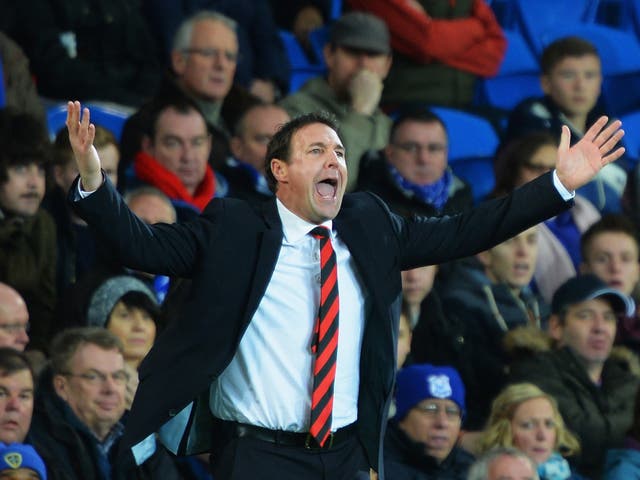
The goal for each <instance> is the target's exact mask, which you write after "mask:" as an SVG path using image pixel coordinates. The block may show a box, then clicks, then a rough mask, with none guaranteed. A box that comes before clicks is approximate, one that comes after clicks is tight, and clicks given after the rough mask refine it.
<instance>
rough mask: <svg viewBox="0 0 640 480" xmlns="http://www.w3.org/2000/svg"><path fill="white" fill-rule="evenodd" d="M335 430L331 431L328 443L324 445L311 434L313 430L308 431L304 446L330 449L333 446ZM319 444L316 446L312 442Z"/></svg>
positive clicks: (312, 448)
mask: <svg viewBox="0 0 640 480" xmlns="http://www.w3.org/2000/svg"><path fill="white" fill-rule="evenodd" d="M333 437H334V435H333V432H329V438H328V441H327V443H325V444H324V446H321V445H320V444H319V443H318V441H317V440H316V439H315V438H314V437H312V436H311V432H309V433H307V437H306V438H305V439H304V448H305V449H307V450H325V449H329V448H331V447H333ZM314 443H315V445H317V446H314V445H312V444H314Z"/></svg>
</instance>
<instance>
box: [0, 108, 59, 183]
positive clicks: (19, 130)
mask: <svg viewBox="0 0 640 480" xmlns="http://www.w3.org/2000/svg"><path fill="white" fill-rule="evenodd" d="M50 155H51V145H50V142H49V137H48V134H47V132H46V130H45V129H44V127H43V126H42V123H41V122H40V121H39V120H38V119H37V118H36V117H34V116H32V115H29V114H27V113H22V112H18V111H16V110H14V109H12V108H4V109H0V184H2V183H4V182H6V181H7V180H8V169H9V168H10V167H14V166H18V165H31V164H33V163H35V164H37V165H42V166H43V167H46V166H47V163H48V162H49V158H50Z"/></svg>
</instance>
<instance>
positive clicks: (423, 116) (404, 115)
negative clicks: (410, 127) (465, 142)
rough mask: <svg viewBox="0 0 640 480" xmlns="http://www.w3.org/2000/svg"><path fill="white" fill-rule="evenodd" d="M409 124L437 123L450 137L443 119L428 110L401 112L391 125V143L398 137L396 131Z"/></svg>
mask: <svg viewBox="0 0 640 480" xmlns="http://www.w3.org/2000/svg"><path fill="white" fill-rule="evenodd" d="M407 122H417V123H437V124H439V125H440V126H441V127H442V129H443V130H444V133H445V135H446V136H447V137H448V136H449V134H448V133H447V126H446V125H445V124H444V122H443V121H442V119H441V118H440V117H439V116H438V115H436V114H435V113H433V112H432V111H431V110H428V109H420V110H407V111H403V112H401V113H400V114H399V115H398V116H397V117H396V118H395V120H394V121H393V124H392V125H391V130H390V131H389V143H393V141H394V139H395V135H396V131H397V130H398V129H399V128H400V127H401V126H402V125H403V124H404V123H407Z"/></svg>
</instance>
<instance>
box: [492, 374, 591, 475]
mask: <svg viewBox="0 0 640 480" xmlns="http://www.w3.org/2000/svg"><path fill="white" fill-rule="evenodd" d="M494 447H516V448H518V449H519V450H522V451H523V452H524V453H526V454H527V455H528V456H529V457H531V458H532V459H533V460H534V461H535V462H536V464H537V465H538V475H539V476H540V479H541V480H566V479H579V478H581V477H579V476H578V475H576V474H574V473H572V471H571V468H570V467H569V463H568V462H567V461H566V460H565V458H564V457H568V456H571V455H574V454H576V453H578V452H579V450H580V443H579V442H578V440H577V438H576V437H575V436H574V435H573V434H572V433H571V432H569V431H568V430H567V429H566V427H565V425H564V421H563V420H562V417H561V416H560V412H559V410H558V405H557V403H556V401H555V399H554V398H553V397H552V396H550V395H547V394H546V393H544V392H543V391H542V390H540V389H539V388H538V387H536V386H535V385H533V384H531V383H516V384H513V385H509V386H508V387H506V388H505V389H503V390H502V392H501V393H500V395H498V396H497V397H496V398H495V399H494V401H493V404H492V408H491V416H490V417H489V422H488V423H487V427H486V429H485V430H484V432H483V435H482V437H481V438H480V449H481V451H482V452H486V451H488V450H490V449H492V448H494Z"/></svg>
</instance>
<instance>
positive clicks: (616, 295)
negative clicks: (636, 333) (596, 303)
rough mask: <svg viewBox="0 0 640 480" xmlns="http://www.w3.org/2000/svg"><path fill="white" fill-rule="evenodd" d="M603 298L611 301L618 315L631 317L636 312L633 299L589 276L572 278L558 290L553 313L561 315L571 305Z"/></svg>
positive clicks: (552, 307)
mask: <svg viewBox="0 0 640 480" xmlns="http://www.w3.org/2000/svg"><path fill="white" fill-rule="evenodd" d="M601 297H602V298H604V299H606V300H609V302H610V304H611V308H613V311H614V312H615V313H617V314H620V315H624V316H627V317H630V316H632V315H633V314H634V312H635V304H634V302H633V300H632V299H631V297H629V296H627V295H625V294H623V293H622V292H620V291H618V290H616V289H614V288H611V287H609V286H608V285H607V284H606V283H604V282H603V281H602V280H600V278H598V277H596V276H595V275H592V274H587V275H578V276H576V277H573V278H570V279H569V280H567V281H566V282H564V283H563V284H562V285H561V286H560V288H558V290H556V293H554V294H553V299H552V300H551V313H554V314H560V313H563V312H565V311H566V309H567V308H569V307H570V306H571V305H575V304H576V303H581V302H586V301H587V300H594V299H596V298H601Z"/></svg>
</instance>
